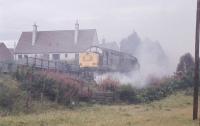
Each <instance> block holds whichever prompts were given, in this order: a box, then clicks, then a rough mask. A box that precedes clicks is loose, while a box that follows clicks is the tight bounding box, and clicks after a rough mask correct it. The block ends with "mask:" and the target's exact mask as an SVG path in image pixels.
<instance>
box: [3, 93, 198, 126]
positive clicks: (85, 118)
mask: <svg viewBox="0 0 200 126" xmlns="http://www.w3.org/2000/svg"><path fill="white" fill-rule="evenodd" d="M0 126H198V122H197V121H192V97H191V96H185V95H184V94H183V93H178V94H176V95H172V96H170V97H168V98H166V99H163V100H161V101H156V102H153V103H151V104H144V105H111V106H107V105H94V106H91V107H80V108H77V109H74V110H69V109H62V110H49V111H47V112H43V113H39V114H29V115H23V114H22V115H19V116H7V117H2V118H0Z"/></svg>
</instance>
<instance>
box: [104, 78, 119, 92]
mask: <svg viewBox="0 0 200 126" xmlns="http://www.w3.org/2000/svg"><path fill="white" fill-rule="evenodd" d="M119 85H120V83H119V81H118V80H114V79H112V78H111V77H107V78H105V79H104V80H102V82H101V83H100V88H102V89H103V90H105V91H113V92H114V91H116V89H117V88H118V86H119Z"/></svg>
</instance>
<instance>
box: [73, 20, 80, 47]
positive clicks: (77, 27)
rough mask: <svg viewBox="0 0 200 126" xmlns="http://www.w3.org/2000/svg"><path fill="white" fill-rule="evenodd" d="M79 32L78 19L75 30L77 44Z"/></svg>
mask: <svg viewBox="0 0 200 126" xmlns="http://www.w3.org/2000/svg"><path fill="white" fill-rule="evenodd" d="M78 32H79V24H78V20H77V21H76V24H75V31H74V43H75V44H77V42H78Z"/></svg>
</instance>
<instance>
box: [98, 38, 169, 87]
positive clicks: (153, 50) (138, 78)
mask: <svg viewBox="0 0 200 126" xmlns="http://www.w3.org/2000/svg"><path fill="white" fill-rule="evenodd" d="M135 56H136V57H137V59H138V61H139V64H140V70H139V71H132V72H129V73H106V74H103V75H97V76H96V81H97V82H100V81H102V80H103V79H105V78H107V77H109V78H112V79H114V80H119V81H120V83H121V84H131V85H133V86H134V87H138V88H141V87H144V86H146V85H148V84H149V83H150V81H151V79H152V78H157V79H161V78H162V77H165V76H168V75H169V74H170V73H172V71H171V69H169V66H170V65H169V59H168V57H167V56H166V54H165V52H164V51H163V50H162V47H161V46H160V44H159V43H158V42H152V41H150V40H144V41H142V42H141V43H140V45H139V46H138V47H137V51H135ZM130 69H131V68H130Z"/></svg>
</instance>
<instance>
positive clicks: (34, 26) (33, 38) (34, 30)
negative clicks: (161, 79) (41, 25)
mask: <svg viewBox="0 0 200 126" xmlns="http://www.w3.org/2000/svg"><path fill="white" fill-rule="evenodd" d="M36 39H37V25H36V23H34V24H33V32H32V46H34V45H35V42H36Z"/></svg>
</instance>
